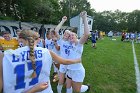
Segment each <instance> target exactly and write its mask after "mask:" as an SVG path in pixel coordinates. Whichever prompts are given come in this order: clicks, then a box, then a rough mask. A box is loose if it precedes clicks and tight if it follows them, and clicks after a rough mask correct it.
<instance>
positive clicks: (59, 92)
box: [57, 83, 63, 93]
mask: <svg viewBox="0 0 140 93" xmlns="http://www.w3.org/2000/svg"><path fill="white" fill-rule="evenodd" d="M62 87H63V85H62V84H59V83H58V85H57V93H61V91H62Z"/></svg>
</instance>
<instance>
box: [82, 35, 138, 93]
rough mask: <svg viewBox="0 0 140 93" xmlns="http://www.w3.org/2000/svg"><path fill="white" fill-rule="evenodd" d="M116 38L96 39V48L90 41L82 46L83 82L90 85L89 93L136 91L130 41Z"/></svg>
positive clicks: (126, 92) (131, 92) (125, 92)
mask: <svg viewBox="0 0 140 93" xmlns="http://www.w3.org/2000/svg"><path fill="white" fill-rule="evenodd" d="M116 39H117V40H116V41H112V40H109V38H108V37H106V38H104V40H99V41H97V49H92V48H91V43H90V42H89V43H88V45H85V46H84V53H83V64H84V67H85V68H86V77H85V82H84V83H90V84H91V85H92V90H91V91H90V93H94V92H95V93H136V82H135V81H136V79H135V70H134V60H133V53H132V46H131V43H130V42H121V40H120V38H116ZM88 93H89V92H88Z"/></svg>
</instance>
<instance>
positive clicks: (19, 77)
mask: <svg viewBox="0 0 140 93" xmlns="http://www.w3.org/2000/svg"><path fill="white" fill-rule="evenodd" d="M36 67H37V68H36V73H37V77H36V78H33V79H32V80H31V82H29V86H31V85H34V84H36V83H38V77H39V74H40V71H41V68H42V61H36ZM27 68H28V70H32V63H31V62H29V63H28V67H27ZM14 71H15V72H14V73H15V74H16V85H15V90H17V89H21V88H25V85H26V84H25V82H24V79H25V64H20V65H17V66H16V67H15V69H14Z"/></svg>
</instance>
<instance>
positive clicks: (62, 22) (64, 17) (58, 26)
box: [55, 16, 67, 33]
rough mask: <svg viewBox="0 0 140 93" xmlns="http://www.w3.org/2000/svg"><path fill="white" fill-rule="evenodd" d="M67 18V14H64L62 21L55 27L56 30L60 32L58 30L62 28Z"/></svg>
mask: <svg viewBox="0 0 140 93" xmlns="http://www.w3.org/2000/svg"><path fill="white" fill-rule="evenodd" d="M66 20H67V17H66V16H63V18H62V20H61V22H60V23H59V24H58V25H57V26H56V28H55V32H56V33H58V31H59V30H60V28H61V27H62V25H63V24H64V23H65V21H66Z"/></svg>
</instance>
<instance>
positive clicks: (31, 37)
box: [19, 30, 39, 78]
mask: <svg viewBox="0 0 140 93" xmlns="http://www.w3.org/2000/svg"><path fill="white" fill-rule="evenodd" d="M19 38H22V39H25V40H28V43H29V48H30V55H29V59H30V60H31V62H32V68H33V73H32V74H31V78H35V77H36V76H37V74H36V62H35V54H34V42H35V40H37V39H38V38H39V35H38V34H37V33H36V32H34V31H32V30H23V31H21V32H20V35H19Z"/></svg>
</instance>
